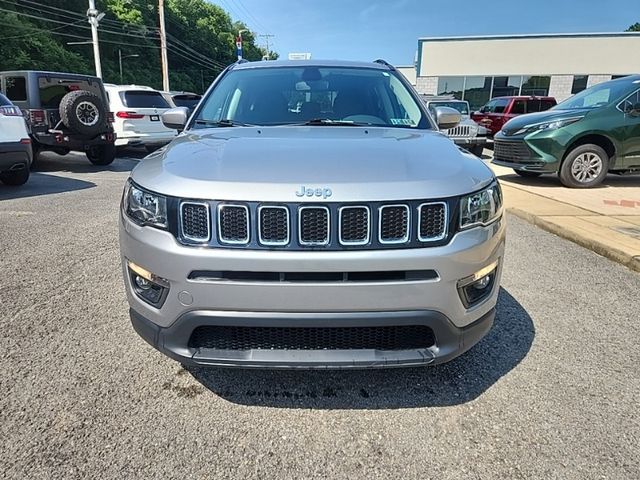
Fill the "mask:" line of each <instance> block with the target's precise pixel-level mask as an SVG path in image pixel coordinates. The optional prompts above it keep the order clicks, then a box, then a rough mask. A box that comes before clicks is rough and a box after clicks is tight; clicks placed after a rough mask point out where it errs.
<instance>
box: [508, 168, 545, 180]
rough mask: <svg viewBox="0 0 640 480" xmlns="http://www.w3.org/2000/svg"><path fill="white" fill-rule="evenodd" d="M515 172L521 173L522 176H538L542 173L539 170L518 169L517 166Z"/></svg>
mask: <svg viewBox="0 0 640 480" xmlns="http://www.w3.org/2000/svg"><path fill="white" fill-rule="evenodd" d="M513 171H514V172H516V173H517V174H518V175H520V176H521V177H522V178H538V177H539V176H540V175H542V174H541V173H539V172H530V171H528V170H516V169H515V168H514V169H513Z"/></svg>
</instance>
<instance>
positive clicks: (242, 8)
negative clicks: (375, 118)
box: [209, 0, 640, 65]
mask: <svg viewBox="0 0 640 480" xmlns="http://www.w3.org/2000/svg"><path fill="white" fill-rule="evenodd" d="M209 1H211V2H212V3H216V4H218V5H220V6H221V7H223V8H224V9H225V10H227V11H228V12H230V13H231V16H232V17H233V18H234V19H240V20H242V21H243V22H245V23H246V24H248V25H249V26H250V28H251V29H252V30H254V31H256V32H257V33H269V34H273V35H275V37H274V38H273V39H271V41H272V42H275V43H274V45H275V50H276V51H277V52H278V53H280V56H281V57H282V58H286V56H287V53H289V52H311V54H312V55H313V58H325V59H347V60H373V59H375V58H384V59H386V60H388V61H389V62H391V63H394V64H396V65H407V64H411V63H412V62H413V58H414V55H415V51H416V49H417V39H418V37H426V36H455V35H492V34H514V33H569V32H617V31H622V30H625V29H626V28H627V27H628V26H629V25H631V24H633V23H635V22H640V0H606V1H604V0H527V1H522V0H437V1H436V0H321V1H318V0H209ZM260 40H261V41H264V39H260Z"/></svg>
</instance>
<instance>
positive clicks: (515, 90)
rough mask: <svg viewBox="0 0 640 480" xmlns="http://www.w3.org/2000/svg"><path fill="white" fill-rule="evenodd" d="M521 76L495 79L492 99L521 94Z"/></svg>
mask: <svg viewBox="0 0 640 480" xmlns="http://www.w3.org/2000/svg"><path fill="white" fill-rule="evenodd" d="M521 83H522V77H521V76H520V75H516V76H512V77H493V93H492V94H491V96H492V97H512V96H515V95H519V94H520V84H521Z"/></svg>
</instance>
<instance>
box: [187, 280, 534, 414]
mask: <svg viewBox="0 0 640 480" xmlns="http://www.w3.org/2000/svg"><path fill="white" fill-rule="evenodd" d="M534 336H535V329H534V325H533V321H532V320H531V317H530V316H529V315H528V314H527V312H526V311H525V310H524V308H523V307H522V306H521V305H520V303H518V301H517V300H516V299H515V298H513V297H512V296H511V295H510V294H509V293H508V292H507V291H506V290H504V289H501V290H500V296H499V299H498V307H497V315H496V319H495V323H494V326H493V328H492V329H491V330H490V331H489V333H488V334H487V336H486V337H485V338H484V339H483V340H482V341H480V343H478V344H477V345H476V346H475V347H473V348H472V349H471V350H469V351H468V352H466V353H465V354H464V355H461V356H460V357H458V358H456V359H455V360H453V361H451V362H449V363H446V364H443V365H438V366H434V367H424V368H408V369H384V370H353V371H351V370H323V371H318V370H310V371H304V370H297V371H296V370H237V369H220V368H198V367H189V368H188V371H189V373H191V375H192V376H193V377H194V378H195V379H196V380H197V381H198V382H200V383H201V384H202V385H203V386H204V387H206V388H207V389H209V390H210V391H212V392H213V393H215V394H216V395H219V396H220V397H222V398H224V399H225V400H228V401H229V402H233V403H237V404H241V405H252V406H264V407H276V408H315V409H392V408H416V407H441V406H451V405H458V404H462V403H466V402H469V401H471V400H474V399H475V398H477V397H478V396H480V395H481V394H482V393H483V392H484V391H486V390H487V389H488V388H489V387H491V386H492V385H493V384H494V383H496V382H497V381H498V380H499V379H500V378H501V377H502V376H504V375H506V374H507V373H509V372H510V371H511V370H512V369H513V368H514V367H516V365H518V363H520V361H521V360H522V359H523V358H524V357H525V356H526V355H527V352H528V351H529V349H530V348H531V344H532V342H533V338H534Z"/></svg>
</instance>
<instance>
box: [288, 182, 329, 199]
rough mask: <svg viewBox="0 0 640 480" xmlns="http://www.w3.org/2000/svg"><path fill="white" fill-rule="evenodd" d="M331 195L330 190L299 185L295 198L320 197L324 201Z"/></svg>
mask: <svg viewBox="0 0 640 480" xmlns="http://www.w3.org/2000/svg"><path fill="white" fill-rule="evenodd" d="M331 195H333V192H332V191H331V189H330V188H327V187H323V188H307V187H305V186H304V185H300V190H298V191H297V192H296V197H322V198H324V199H327V198H329V197H330V196H331Z"/></svg>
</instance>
